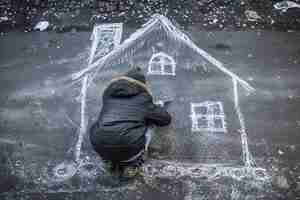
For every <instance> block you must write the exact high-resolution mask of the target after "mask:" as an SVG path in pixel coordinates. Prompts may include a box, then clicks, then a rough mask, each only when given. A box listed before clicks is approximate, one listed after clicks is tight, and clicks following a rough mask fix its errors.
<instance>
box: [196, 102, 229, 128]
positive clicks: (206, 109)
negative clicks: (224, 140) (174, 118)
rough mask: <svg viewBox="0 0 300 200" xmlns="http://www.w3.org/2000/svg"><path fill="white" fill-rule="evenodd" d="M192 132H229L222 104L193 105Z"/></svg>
mask: <svg viewBox="0 0 300 200" xmlns="http://www.w3.org/2000/svg"><path fill="white" fill-rule="evenodd" d="M191 119H192V131H194V132H199V131H200V132H201V131H208V132H227V130H226V123H225V114H224V111H223V105H222V103H221V102H213V101H205V102H202V103H191Z"/></svg>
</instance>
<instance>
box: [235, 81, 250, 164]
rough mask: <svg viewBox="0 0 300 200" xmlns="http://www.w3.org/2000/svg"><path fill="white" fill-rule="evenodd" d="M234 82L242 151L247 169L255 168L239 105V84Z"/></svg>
mask: <svg viewBox="0 0 300 200" xmlns="http://www.w3.org/2000/svg"><path fill="white" fill-rule="evenodd" d="M232 81H233V91H234V107H235V110H236V112H237V115H238V118H239V122H240V126H241V127H240V133H241V142H242V151H243V152H242V154H243V155H242V157H243V162H244V164H245V166H246V167H253V166H255V162H254V160H253V159H252V156H251V153H250V151H249V146H248V137H247V133H246V127H245V120H244V116H243V114H242V112H241V109H240V105H239V94H238V84H237V80H236V79H234V78H233V79H232Z"/></svg>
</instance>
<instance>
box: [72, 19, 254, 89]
mask: <svg viewBox="0 0 300 200" xmlns="http://www.w3.org/2000/svg"><path fill="white" fill-rule="evenodd" d="M157 26H158V27H160V28H161V30H162V31H165V32H166V34H167V36H168V37H171V38H172V39H174V40H176V41H178V42H182V43H184V44H186V45H187V46H188V47H190V48H191V49H192V50H193V51H195V52H196V53H197V54H199V55H200V56H202V57H203V58H204V59H206V60H207V61H208V62H209V63H211V64H212V65H214V66H215V67H217V68H218V69H219V70H221V71H222V72H224V73H225V74H227V75H229V76H230V77H231V78H233V79H234V80H236V81H237V82H238V83H239V84H240V85H241V86H242V87H243V88H245V89H246V90H247V91H249V92H252V91H254V90H255V89H254V88H253V87H252V86H251V85H250V84H249V83H248V82H247V81H245V80H243V79H241V78H240V77H239V76H238V75H236V74H235V73H233V72H232V71H230V70H228V69H227V68H226V67H224V65H223V63H222V62H220V61H219V60H217V59H216V58H214V57H213V56H211V55H210V54H209V53H207V52H206V51H204V50H203V49H201V48H199V47H198V46H197V45H196V44H195V43H194V42H193V41H192V40H191V39H190V38H189V37H188V36H187V35H186V34H185V33H183V32H182V31H181V30H179V29H178V28H177V27H176V26H175V25H173V24H172V22H171V21H170V20H169V19H168V18H166V17H165V16H162V15H159V14H155V15H153V16H152V17H151V19H150V20H149V21H148V22H146V23H145V24H144V25H142V27H141V28H140V29H138V30H137V31H136V32H134V33H133V34H131V35H130V37H129V38H127V39H126V40H124V42H123V43H122V44H120V45H119V46H117V47H115V49H114V50H112V51H111V52H110V53H108V54H107V55H105V56H103V57H102V58H100V59H99V60H97V61H95V62H94V63H92V64H90V65H89V66H88V67H87V68H85V69H83V70H81V71H79V72H77V73H74V74H73V75H72V80H77V79H80V78H82V77H83V76H84V75H85V74H87V73H89V72H91V71H92V70H95V69H96V70H97V71H96V73H95V74H97V72H98V71H99V70H100V69H101V68H102V67H103V66H105V65H106V64H107V63H109V62H110V61H112V60H113V59H117V58H119V57H120V56H122V54H124V53H125V52H126V51H130V50H132V49H134V46H136V45H137V44H138V43H139V41H140V40H142V39H143V38H144V37H147V36H148V35H149V34H151V32H152V31H153V30H155V29H156V28H157Z"/></svg>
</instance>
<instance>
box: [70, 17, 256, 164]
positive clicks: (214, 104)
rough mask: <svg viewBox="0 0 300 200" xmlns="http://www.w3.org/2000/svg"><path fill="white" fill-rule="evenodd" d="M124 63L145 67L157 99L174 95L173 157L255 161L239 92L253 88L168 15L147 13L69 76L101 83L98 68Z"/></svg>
mask: <svg viewBox="0 0 300 200" xmlns="http://www.w3.org/2000/svg"><path fill="white" fill-rule="evenodd" d="M129 66H139V67H141V68H142V69H143V70H144V72H145V74H146V75H147V80H148V83H149V85H150V87H151V90H152V92H153V95H154V96H155V99H156V100H164V99H165V98H171V99H173V102H172V103H171V104H170V107H169V111H170V112H171V114H172V116H173V123H172V127H173V128H172V134H174V136H175V138H176V139H175V140H176V148H175V149H176V150H175V151H176V153H175V155H177V156H178V158H183V159H185V158H187V159H189V158H191V159H195V160H197V161H199V162H210V161H211V160H213V162H215V161H216V160H217V161H219V162H226V163H227V162H228V163H231V162H232V160H235V161H236V160H240V161H242V163H243V164H244V165H245V166H249V167H250V166H253V165H254V160H253V158H252V156H251V154H250V152H249V149H248V141H247V132H246V125H245V121H246V120H244V117H243V114H242V110H241V108H240V104H239V93H240V91H241V90H243V91H246V92H249V93H251V92H253V91H254V90H255V89H254V88H253V87H252V86H251V85H250V84H249V83H247V82H246V81H245V80H243V79H242V78H240V77H239V76H238V75H236V74H235V73H233V72H232V71H230V70H228V69H227V68H226V67H224V65H223V64H222V63H221V62H220V61H218V60H217V59H215V58H214V57H213V56H211V55H210V54H208V53H207V52H206V51H204V50H202V49H201V48H199V47H198V46H197V45H196V44H195V43H194V42H193V41H192V40H191V39H190V38H189V37H188V36H187V35H186V34H185V33H183V32H182V31H181V30H179V28H177V26H175V25H173V24H172V23H171V21H170V20H169V19H167V18H166V17H164V16H162V15H157V14H156V15H154V16H152V18H151V19H150V20H149V21H148V22H147V23H145V24H144V25H143V26H142V27H141V28H140V29H138V30H137V31H136V32H134V33H133V34H131V35H130V36H129V37H128V39H126V40H124V41H123V42H122V43H121V44H120V45H118V46H117V47H116V48H114V49H113V50H112V51H111V52H109V53H108V54H106V55H105V56H103V57H101V58H100V59H98V60H96V61H95V62H93V63H91V64H90V65H89V66H88V67H87V68H86V69H84V70H82V71H79V72H77V73H75V74H73V75H72V79H73V80H78V79H81V78H83V77H85V76H86V75H89V81H90V82H93V83H95V84H102V83H103V80H100V78H99V77H100V76H99V74H101V73H103V72H105V71H106V70H115V71H118V72H119V74H121V73H122V72H125V71H127V70H128V69H129ZM101 81H102V83H101ZM102 85H103V84H102ZM95 93H97V91H95ZM89 117H90V116H89ZM164 131H168V130H164ZM235 161H233V162H235Z"/></svg>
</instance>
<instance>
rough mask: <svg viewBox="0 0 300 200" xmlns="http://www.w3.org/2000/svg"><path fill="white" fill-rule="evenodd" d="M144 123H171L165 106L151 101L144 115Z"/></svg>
mask: <svg viewBox="0 0 300 200" xmlns="http://www.w3.org/2000/svg"><path fill="white" fill-rule="evenodd" d="M146 123H147V124H149V125H152V124H154V125H156V126H167V125H169V124H170V123H171V115H170V114H169V113H168V112H167V111H166V109H165V108H163V107H161V106H157V105H155V104H153V103H151V104H150V106H149V110H148V113H147V116H146Z"/></svg>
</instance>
